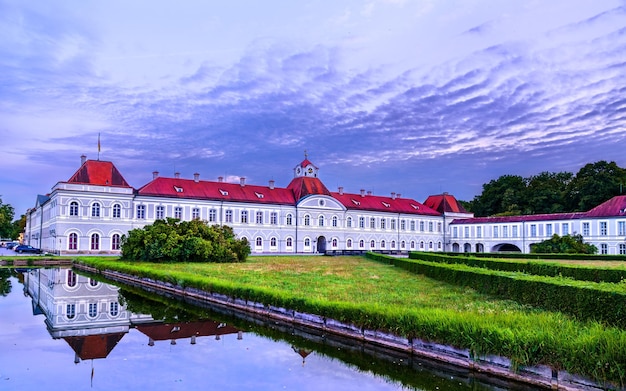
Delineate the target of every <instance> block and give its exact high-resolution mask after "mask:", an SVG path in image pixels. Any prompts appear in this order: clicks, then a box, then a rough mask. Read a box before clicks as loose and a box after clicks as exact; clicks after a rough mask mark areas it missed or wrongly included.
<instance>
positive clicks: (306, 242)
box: [304, 238, 311, 247]
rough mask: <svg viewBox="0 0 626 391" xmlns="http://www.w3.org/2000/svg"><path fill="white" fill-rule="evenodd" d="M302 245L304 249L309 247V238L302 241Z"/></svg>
mask: <svg viewBox="0 0 626 391" xmlns="http://www.w3.org/2000/svg"><path fill="white" fill-rule="evenodd" d="M304 245H305V246H306V247H309V246H310V245H311V239H309V238H306V239H304Z"/></svg>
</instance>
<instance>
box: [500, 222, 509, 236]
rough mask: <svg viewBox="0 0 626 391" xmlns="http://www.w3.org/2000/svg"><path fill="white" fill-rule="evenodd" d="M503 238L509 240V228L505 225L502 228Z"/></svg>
mask: <svg viewBox="0 0 626 391" xmlns="http://www.w3.org/2000/svg"><path fill="white" fill-rule="evenodd" d="M502 237H503V238H508V237H509V226H508V225H505V226H504V227H502Z"/></svg>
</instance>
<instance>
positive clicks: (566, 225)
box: [562, 223, 569, 236]
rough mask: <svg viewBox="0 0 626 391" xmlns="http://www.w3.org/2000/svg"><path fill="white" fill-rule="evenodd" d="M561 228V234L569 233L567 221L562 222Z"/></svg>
mask: <svg viewBox="0 0 626 391" xmlns="http://www.w3.org/2000/svg"><path fill="white" fill-rule="evenodd" d="M562 229H563V236H565V235H569V224H568V223H563V225H562Z"/></svg>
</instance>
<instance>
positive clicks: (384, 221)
mask: <svg viewBox="0 0 626 391" xmlns="http://www.w3.org/2000/svg"><path fill="white" fill-rule="evenodd" d="M386 226H387V219H380V229H387V227H386Z"/></svg>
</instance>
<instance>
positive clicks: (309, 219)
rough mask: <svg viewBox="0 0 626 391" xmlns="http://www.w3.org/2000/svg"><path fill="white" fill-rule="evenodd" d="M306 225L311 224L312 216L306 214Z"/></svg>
mask: <svg viewBox="0 0 626 391" xmlns="http://www.w3.org/2000/svg"><path fill="white" fill-rule="evenodd" d="M304 225H311V216H309V215H304Z"/></svg>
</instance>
